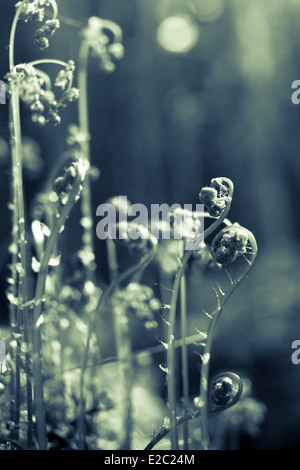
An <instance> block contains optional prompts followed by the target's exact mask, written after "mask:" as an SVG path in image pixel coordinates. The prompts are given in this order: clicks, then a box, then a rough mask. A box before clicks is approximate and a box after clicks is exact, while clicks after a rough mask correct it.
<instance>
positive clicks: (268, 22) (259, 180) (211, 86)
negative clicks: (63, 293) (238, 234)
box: [0, 0, 300, 449]
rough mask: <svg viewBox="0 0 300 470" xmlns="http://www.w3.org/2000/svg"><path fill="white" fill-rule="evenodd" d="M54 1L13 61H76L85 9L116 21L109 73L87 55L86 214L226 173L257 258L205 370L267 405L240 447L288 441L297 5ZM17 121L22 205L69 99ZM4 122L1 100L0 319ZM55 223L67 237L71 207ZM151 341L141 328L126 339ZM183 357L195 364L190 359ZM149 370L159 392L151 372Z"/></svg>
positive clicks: (192, 277) (103, 273)
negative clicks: (56, 112) (22, 142)
mask: <svg viewBox="0 0 300 470" xmlns="http://www.w3.org/2000/svg"><path fill="white" fill-rule="evenodd" d="M14 3H15V2H14V1H11V0H0V23H1V33H0V41H1V42H0V78H1V77H4V75H5V73H6V72H7V69H8V51H7V45H8V40H9V31H10V25H11V22H12V19H13V13H14ZM59 11H60V14H61V17H62V28H61V29H60V30H59V31H58V32H57V34H56V35H55V37H54V38H53V39H52V40H51V47H50V49H49V50H48V51H47V50H46V51H43V52H40V51H39V50H38V49H37V48H34V46H33V45H32V42H33V31H34V29H33V28H34V26H33V25H31V24H20V27H19V28H20V29H19V30H18V34H17V39H16V40H17V42H16V62H25V61H29V60H33V59H36V58H43V57H56V58H60V59H62V60H68V59H74V60H75V62H76V59H77V50H78V45H79V37H78V34H79V28H80V25H82V26H84V25H85V24H86V19H87V18H88V17H89V16H92V15H95V16H102V17H105V18H107V19H111V20H113V21H115V22H117V23H118V24H119V25H120V26H121V28H122V29H123V33H124V46H125V57H124V59H123V60H122V61H120V62H118V63H117V69H116V72H115V73H114V74H112V75H105V74H103V73H101V72H100V71H99V70H98V68H97V64H96V63H95V62H94V61H93V59H91V60H90V80H89V93H90V121H91V122H90V124H91V134H92V162H93V164H94V165H95V166H97V167H98V168H99V169H100V171H101V176H100V178H99V180H98V181H97V182H96V183H94V185H93V204H94V214H95V211H96V207H97V206H98V205H99V204H101V203H103V202H105V200H106V199H107V198H109V197H111V196H114V195H126V196H127V197H128V199H129V200H130V201H131V202H133V203H134V202H138V203H143V204H146V205H147V206H148V207H150V204H153V203H163V202H165V203H167V204H173V203H179V204H181V205H183V204H196V203H198V202H199V199H198V193H199V191H200V189H201V187H202V186H204V185H207V184H209V182H210V179H211V178H213V177H216V176H225V177H228V178H231V179H232V181H233V182H234V185H235V195H234V201H233V205H232V209H231V213H230V219H231V220H232V221H238V222H239V223H240V224H241V225H244V226H245V227H246V228H248V229H249V230H251V231H253V233H254V234H255V236H256V238H257V242H258V246H259V255H258V258H257V262H256V265H255V267H254V269H253V271H252V272H251V275H250V277H249V279H248V280H247V281H246V282H245V283H244V284H243V285H242V286H241V287H240V288H239V290H238V291H237V292H236V294H235V295H234V297H233V298H232V299H231V301H230V302H229V303H228V305H227V307H226V309H225V311H224V313H223V316H222V318H221V321H220V324H219V326H218V330H217V336H216V338H215V342H214V357H213V362H212V372H213V371H217V370H220V369H221V370H222V369H223V370H233V371H236V372H239V373H240V374H241V375H243V376H246V377H248V378H249V379H250V380H251V382H252V386H253V393H254V396H255V397H256V398H258V399H259V400H260V401H261V402H263V403H264V404H265V405H266V407H267V410H268V412H267V415H266V418H265V422H264V424H263V426H262V433H261V435H260V436H258V437H257V438H256V439H248V440H247V441H246V442H245V443H244V446H245V447H246V448H251V449H252V448H253V449H254V448H257V449H292V448H295V449H296V448H298V447H299V446H300V427H299V422H300V399H299V397H300V364H299V365H298V366H297V365H294V364H292V362H291V354H292V349H291V344H292V342H293V341H294V340H296V339H300V289H299V285H300V269H299V259H300V258H299V242H300V240H299V239H300V223H299V215H298V214H299V198H300V188H299V177H300V159H299V147H300V132H299V130H300V106H295V105H293V104H292V102H291V94H292V90H291V84H292V82H293V81H294V80H297V79H300V26H299V18H300V2H299V1H298V0H264V1H261V0H251V1H247V0H205V1H204V0H86V1H84V2H83V1H81V0H60V2H59ZM172 17H175V18H173V19H172ZM64 20H65V22H66V23H70V24H64V22H63V21H64ZM70 20H72V21H70ZM22 117H23V121H22V131H23V135H25V136H29V137H31V138H33V139H35V140H36V141H37V142H38V144H39V146H40V152H41V159H42V165H40V166H39V165H38V166H36V167H35V169H34V171H28V170H27V171H25V190H26V198H27V200H26V203H27V207H28V210H30V203H31V201H32V197H33V196H34V195H35V194H36V193H37V192H38V191H40V190H41V189H42V187H43V183H44V182H45V178H46V176H47V174H48V171H49V169H50V168H51V166H52V164H53V162H54V161H56V159H58V158H59V155H60V154H61V153H62V152H63V151H64V150H65V148H66V143H65V136H66V131H67V127H68V125H69V124H70V123H72V122H74V121H75V120H76V119H77V117H76V106H75V105H74V107H73V106H71V107H70V108H68V109H67V110H66V112H64V114H63V123H62V125H61V126H60V127H59V128H51V127H45V128H42V129H40V128H37V127H36V126H35V125H33V124H32V123H31V121H30V119H29V115H28V114H27V111H26V110H23V114H22ZM7 118H8V107H7V106H1V107H0V119H1V121H0V133H1V140H0V164H1V173H0V210H1V212H0V213H1V220H0V237H1V238H0V240H1V245H0V263H1V266H0V267H1V278H0V287H1V310H0V319H1V323H2V324H4V323H6V322H7V318H8V309H7V304H6V299H5V293H4V291H5V287H6V281H5V279H6V274H7V273H6V264H7V262H8V261H9V258H8V252H7V247H8V245H9V237H10V218H9V217H10V215H9V211H8V209H7V203H8V201H9V198H10V194H9V191H10V189H9V174H10V164H9V155H8V153H7V148H6V144H5V142H8V128H7ZM94 221H95V223H96V222H97V220H96V215H95V219H94ZM69 223H70V228H69V231H70V233H72V223H74V224H75V223H77V220H76V211H75V213H74V214H73V215H72V217H71V219H70V222H69ZM78 242H79V240H77V239H76V231H75V234H74V232H73V233H72V237H71V239H70V240H69V241H68V243H67V244H66V249H67V250H68V253H69V258H68V261H70V260H71V258H72V253H74V251H75V250H76V249H77V244H78ZM96 255H97V265H98V272H97V274H98V278H99V282H101V283H105V282H106V280H107V269H106V256H105V246H104V245H103V243H102V242H100V241H99V240H96ZM70 262H71V261H70ZM150 271H151V270H150ZM155 276H157V272H156V271H155V270H153V272H148V278H147V277H146V280H147V283H148V284H149V285H151V286H152V287H154V286H155V283H157V282H158V278H156V277H155ZM188 280H189V284H188V285H189V307H190V309H189V317H190V321H191V326H190V328H191V331H193V330H192V324H194V323H195V322H197V315H199V314H200V313H199V312H201V307H202V303H203V302H204V301H206V297H207V296H208V295H211V297H212V300H214V298H213V291H212V290H211V286H212V283H210V282H209V279H208V281H206V282H205V283H204V284H201V285H202V286H204V287H205V289H206V286H207V290H206V291H205V292H204V293H203V294H201V293H199V292H201V290H200V289H199V286H198V284H197V281H199V279H198V278H197V273H196V272H190V273H189V275H188ZM79 314H80V313H79ZM156 340H157V338H151V335H150V334H147V338H146V339H145V342H143V339H141V340H136V344H135V347H136V348H137V349H142V348H143V347H145V346H146V345H150V344H151V341H152V344H157V341H156ZM193 361H196V362H195V364H194V363H193ZM190 363H191V368H192V371H193V370H194V371H197V370H198V369H197V367H198V366H197V357H196V356H195V355H191V356H190ZM193 368H194V369H193ZM159 377H160V380H161V383H162V385H161V388H160V393H161V395H162V397H164V396H165V395H164V393H165V392H164V391H163V381H164V378H163V373H161V376H159ZM197 387H198V383H197V381H195V382H194V381H193V374H192V373H191V393H194V394H197Z"/></svg>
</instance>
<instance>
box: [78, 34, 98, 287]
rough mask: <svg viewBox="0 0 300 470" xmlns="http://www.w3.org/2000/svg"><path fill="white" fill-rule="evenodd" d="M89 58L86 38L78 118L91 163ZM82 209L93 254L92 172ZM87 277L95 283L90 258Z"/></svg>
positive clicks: (85, 243) (86, 243)
mask: <svg viewBox="0 0 300 470" xmlns="http://www.w3.org/2000/svg"><path fill="white" fill-rule="evenodd" d="M88 59H89V44H88V42H87V41H86V40H84V39H83V40H82V41H81V44H80V48H79V58H78V87H79V91H80V92H79V100H78V119H79V127H80V130H81V132H82V133H83V134H84V136H85V139H84V141H83V142H81V143H80V147H81V151H82V153H83V155H84V158H86V160H87V161H88V162H89V164H90V163H91V155H90V154H91V151H90V130H89V112H88ZM81 211H82V218H83V221H84V223H83V224H82V230H83V235H82V241H83V249H84V251H87V253H88V254H89V255H90V256H92V254H93V253H94V252H95V250H94V235H93V213H92V197H91V179H90V174H89V173H88V174H87V175H86V179H85V182H84V185H83V190H82V196H81ZM85 269H86V278H87V280H88V281H91V282H93V284H95V263H94V261H93V260H92V258H90V259H89V260H88V261H87V262H86V263H85Z"/></svg>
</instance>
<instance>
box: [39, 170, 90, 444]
mask: <svg viewBox="0 0 300 470" xmlns="http://www.w3.org/2000/svg"><path fill="white" fill-rule="evenodd" d="M80 185H81V179H80V176H77V178H76V180H75V182H74V184H73V187H72V190H71V191H70V194H69V196H68V202H67V203H66V205H65V206H64V207H63V209H62V211H61V213H60V215H59V217H58V219H57V220H56V223H55V224H54V226H53V228H52V230H51V234H50V236H49V238H48V240H47V243H46V247H45V251H44V253H43V257H42V260H41V265H40V270H39V273H38V277H37V282H36V289H35V302H34V311H33V378H34V398H35V411H36V421H37V433H38V444H39V449H40V450H44V449H47V429H46V417H45V402H44V390H43V376H42V351H41V331H40V326H41V325H42V319H41V315H42V310H43V300H44V295H45V285H46V279H47V274H48V270H49V262H50V259H51V256H52V253H53V250H54V248H55V246H56V243H57V239H58V237H59V234H60V232H61V229H62V227H63V226H64V224H65V222H66V220H67V218H68V217H69V215H70V213H71V211H72V209H73V207H74V204H75V203H76V201H77V198H78V195H79V192H80Z"/></svg>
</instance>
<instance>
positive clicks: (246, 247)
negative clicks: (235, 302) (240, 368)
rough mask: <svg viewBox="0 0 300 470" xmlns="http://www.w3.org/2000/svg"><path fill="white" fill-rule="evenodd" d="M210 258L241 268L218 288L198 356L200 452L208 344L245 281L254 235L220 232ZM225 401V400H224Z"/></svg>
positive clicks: (224, 387) (235, 228) (234, 229)
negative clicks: (240, 262)
mask: <svg viewBox="0 0 300 470" xmlns="http://www.w3.org/2000/svg"><path fill="white" fill-rule="evenodd" d="M210 251H211V254H212V257H213V259H214V260H215V261H216V262H217V263H219V264H221V265H222V266H228V265H230V264H232V263H234V262H235V261H236V259H237V258H238V257H241V256H242V257H243V258H244V260H245V264H244V267H243V269H242V270H241V272H240V273H239V275H238V276H237V277H236V278H235V279H232V278H231V277H230V286H229V287H228V289H227V290H226V291H225V292H223V290H222V289H221V288H220V286H218V287H217V289H216V295H217V300H218V303H217V307H216V309H215V310H214V311H213V312H212V313H211V315H210V323H209V326H208V331H207V337H206V341H205V347H204V350H203V355H202V366H201V379H200V395H199V397H197V398H196V402H195V404H196V405H197V406H198V407H199V408H200V427H201V441H202V446H203V449H209V428H208V396H207V394H208V378H209V365H210V359H211V350H212V342H213V338H214V332H215V328H216V325H217V322H218V320H219V318H220V315H221V313H222V311H223V309H224V307H225V304H226V303H227V302H228V300H229V298H230V297H231V295H232V294H233V293H234V292H235V290H236V289H237V287H238V286H239V285H240V284H241V282H242V281H243V280H244V279H246V277H247V276H248V274H249V272H250V270H251V269H252V267H253V265H254V261H255V259H256V255H257V243H256V240H255V237H254V235H253V234H252V233H251V232H250V231H249V230H247V229H245V228H244V227H240V226H239V225H236V224H234V225H231V226H229V227H225V228H224V229H223V230H221V231H220V232H219V233H218V234H217V235H216V236H215V237H214V239H213V241H212V243H211V250H210ZM232 388H233V384H232V381H230V379H229V380H228V381H227V382H224V383H222V384H221V385H220V392H222V393H223V392H224V397H226V393H227V394H229V393H230V392H231V390H232ZM224 399H225V398H224Z"/></svg>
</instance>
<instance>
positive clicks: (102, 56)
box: [72, 16, 124, 284]
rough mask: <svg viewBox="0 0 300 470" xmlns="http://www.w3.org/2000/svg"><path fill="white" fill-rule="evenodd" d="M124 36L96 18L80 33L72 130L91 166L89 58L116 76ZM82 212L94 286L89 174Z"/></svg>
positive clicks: (89, 275) (86, 254) (86, 256)
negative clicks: (115, 71) (76, 95)
mask: <svg viewBox="0 0 300 470" xmlns="http://www.w3.org/2000/svg"><path fill="white" fill-rule="evenodd" d="M122 36H123V35H122V30H121V28H120V27H119V26H118V25H117V24H116V23H114V22H113V21H109V20H105V19H102V18H98V17H95V16H93V17H91V18H89V20H88V24H87V26H86V27H85V28H84V29H83V31H82V33H81V42H80V47H79V57H78V87H79V90H80V95H79V100H78V119H79V127H78V128H76V126H75V127H73V130H72V135H73V137H74V138H75V141H76V142H77V144H78V146H79V150H80V152H81V153H82V154H83V156H84V157H85V158H86V159H87V161H88V162H89V164H91V149H90V125H89V106H88V102H89V99H88V70H89V67H88V66H89V58H90V56H92V57H94V58H96V60H97V62H98V64H99V68H100V70H102V71H105V72H107V73H111V72H113V71H114V70H115V64H114V62H113V59H115V60H117V59H121V58H122V57H123V54H124V48H123V45H122ZM81 210H82V219H81V225H82V229H83V235H82V242H83V246H82V250H81V253H82V258H83V260H84V261H83V262H84V266H85V268H86V277H87V280H88V281H91V282H92V283H93V284H95V276H94V272H95V261H94V258H95V256H94V251H95V250H94V235H93V233H94V229H93V214H92V197H91V175H90V174H87V177H86V180H85V183H84V186H83V193H82V198H81Z"/></svg>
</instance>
